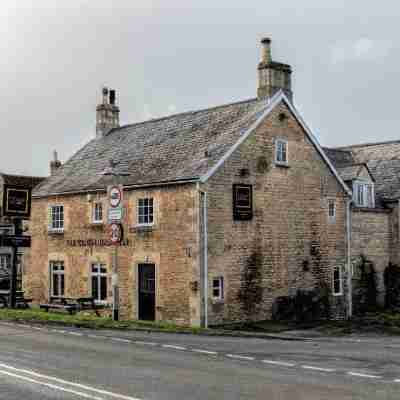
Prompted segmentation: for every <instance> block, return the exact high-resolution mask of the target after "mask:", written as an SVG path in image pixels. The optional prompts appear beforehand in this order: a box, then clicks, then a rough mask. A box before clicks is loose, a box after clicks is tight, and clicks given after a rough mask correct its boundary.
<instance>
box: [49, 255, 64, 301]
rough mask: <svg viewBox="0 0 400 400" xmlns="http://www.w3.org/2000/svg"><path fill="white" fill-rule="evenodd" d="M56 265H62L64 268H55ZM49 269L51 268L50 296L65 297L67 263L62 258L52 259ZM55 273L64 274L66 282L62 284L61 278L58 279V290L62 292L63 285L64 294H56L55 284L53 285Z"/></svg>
mask: <svg viewBox="0 0 400 400" xmlns="http://www.w3.org/2000/svg"><path fill="white" fill-rule="evenodd" d="M54 267H57V268H59V267H62V269H57V270H54ZM49 270H50V297H58V298H63V297H65V264H64V261H60V260H51V261H49ZM54 275H57V276H61V275H63V276H64V284H63V285H61V279H59V280H58V283H57V286H58V291H59V293H61V286H62V289H63V290H62V294H58V295H55V294H54V285H53V277H54Z"/></svg>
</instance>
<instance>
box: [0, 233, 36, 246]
mask: <svg viewBox="0 0 400 400" xmlns="http://www.w3.org/2000/svg"><path fill="white" fill-rule="evenodd" d="M1 246H4V247H31V237H30V236H22V235H21V236H14V235H4V236H0V247H1Z"/></svg>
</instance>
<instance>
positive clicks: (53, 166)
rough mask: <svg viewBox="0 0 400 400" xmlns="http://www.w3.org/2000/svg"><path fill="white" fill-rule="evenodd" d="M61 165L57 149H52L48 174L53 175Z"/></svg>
mask: <svg viewBox="0 0 400 400" xmlns="http://www.w3.org/2000/svg"><path fill="white" fill-rule="evenodd" d="M61 166H62V163H61V161H60V160H59V159H58V154H57V151H56V150H54V152H53V160H52V161H50V175H54V174H55V173H56V172H57V170H58V169H59V168H60V167H61Z"/></svg>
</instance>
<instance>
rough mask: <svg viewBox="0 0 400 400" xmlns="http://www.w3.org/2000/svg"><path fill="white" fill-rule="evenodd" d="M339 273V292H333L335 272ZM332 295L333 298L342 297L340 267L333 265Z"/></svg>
mask: <svg viewBox="0 0 400 400" xmlns="http://www.w3.org/2000/svg"><path fill="white" fill-rule="evenodd" d="M336 271H338V272H339V286H340V287H339V291H338V292H336V291H335V272H336ZM332 294H333V295H334V296H342V295H343V276H342V267H341V266H339V265H335V266H334V267H333V269H332Z"/></svg>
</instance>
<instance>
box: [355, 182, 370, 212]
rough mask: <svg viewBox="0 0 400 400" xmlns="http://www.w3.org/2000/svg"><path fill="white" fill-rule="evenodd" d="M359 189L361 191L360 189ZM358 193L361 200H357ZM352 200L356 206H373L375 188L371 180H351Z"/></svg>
mask: <svg viewBox="0 0 400 400" xmlns="http://www.w3.org/2000/svg"><path fill="white" fill-rule="evenodd" d="M369 188H370V189H371V202H370V203H369V202H368V197H369V196H368V190H369ZM360 189H361V191H360ZM359 194H361V196H362V201H359V200H360V198H359ZM353 200H354V203H355V204H356V205H357V207H366V208H374V207H375V188H374V184H373V182H370V181H361V180H356V181H354V182H353Z"/></svg>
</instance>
